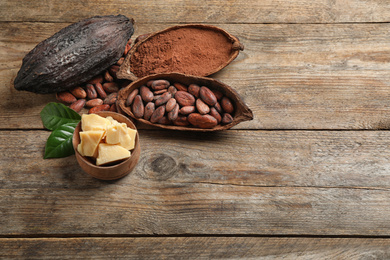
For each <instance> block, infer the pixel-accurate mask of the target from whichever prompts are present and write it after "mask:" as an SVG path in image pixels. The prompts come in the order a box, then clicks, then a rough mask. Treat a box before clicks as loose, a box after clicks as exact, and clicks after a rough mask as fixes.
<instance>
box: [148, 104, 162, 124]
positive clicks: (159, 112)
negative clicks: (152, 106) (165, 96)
mask: <svg viewBox="0 0 390 260" xmlns="http://www.w3.org/2000/svg"><path fill="white" fill-rule="evenodd" d="M164 114H165V106H159V107H158V108H156V110H154V112H153V114H152V116H151V117H150V122H152V123H156V122H157V121H158V120H160V119H161V118H162V117H163V116H164Z"/></svg>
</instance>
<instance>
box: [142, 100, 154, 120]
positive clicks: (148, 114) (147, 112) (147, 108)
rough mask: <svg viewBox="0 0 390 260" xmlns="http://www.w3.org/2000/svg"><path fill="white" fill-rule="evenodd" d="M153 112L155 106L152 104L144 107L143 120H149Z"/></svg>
mask: <svg viewBox="0 0 390 260" xmlns="http://www.w3.org/2000/svg"><path fill="white" fill-rule="evenodd" d="M154 110H155V105H154V103H153V102H149V103H147V104H146V106H145V113H144V119H145V120H150V117H151V116H152V114H153V112H154Z"/></svg>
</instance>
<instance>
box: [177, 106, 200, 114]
mask: <svg viewBox="0 0 390 260" xmlns="http://www.w3.org/2000/svg"><path fill="white" fill-rule="evenodd" d="M195 110H196V108H195V106H184V107H182V108H180V110H179V113H180V114H182V115H188V114H191V113H194V112H195Z"/></svg>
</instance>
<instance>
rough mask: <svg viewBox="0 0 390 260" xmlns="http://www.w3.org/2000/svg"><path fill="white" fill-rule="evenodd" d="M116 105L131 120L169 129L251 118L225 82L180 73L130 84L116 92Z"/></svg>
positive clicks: (212, 127) (217, 126) (225, 125)
mask: <svg viewBox="0 0 390 260" xmlns="http://www.w3.org/2000/svg"><path fill="white" fill-rule="evenodd" d="M190 86H191V87H190ZM178 88H179V89H180V90H179V89H178ZM165 89H166V90H167V91H162V90H165ZM168 89H169V91H168ZM140 93H141V95H143V96H144V98H142V96H141V95H140ZM145 97H147V98H145ZM221 102H223V103H221ZM117 106H118V107H119V108H120V110H121V111H123V113H124V114H126V115H128V116H129V117H132V118H134V119H135V120H138V121H140V122H143V123H145V124H148V125H153V126H157V127H160V128H165V129H173V130H190V131H217V130H224V129H229V128H231V127H233V126H235V125H237V124H238V123H240V122H243V121H247V120H252V119H253V114H252V111H251V110H250V109H249V108H248V107H247V106H246V105H245V104H244V102H243V101H242V99H241V98H240V96H239V95H238V94H237V92H236V91H235V90H233V89H232V88H231V87H229V86H228V85H226V84H224V83H222V82H220V81H217V80H215V79H212V78H207V77H197V76H191V75H185V74H181V73H165V74H155V75H150V76H146V77H143V78H141V79H138V80H136V81H134V82H132V83H130V84H129V85H128V86H127V87H125V88H123V89H121V90H120V91H119V93H118V99H117Z"/></svg>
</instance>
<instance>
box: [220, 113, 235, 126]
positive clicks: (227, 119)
mask: <svg viewBox="0 0 390 260" xmlns="http://www.w3.org/2000/svg"><path fill="white" fill-rule="evenodd" d="M231 122H233V117H232V115H231V114H228V113H224V114H223V116H222V121H221V123H222V124H223V125H227V124H230V123H231Z"/></svg>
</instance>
